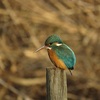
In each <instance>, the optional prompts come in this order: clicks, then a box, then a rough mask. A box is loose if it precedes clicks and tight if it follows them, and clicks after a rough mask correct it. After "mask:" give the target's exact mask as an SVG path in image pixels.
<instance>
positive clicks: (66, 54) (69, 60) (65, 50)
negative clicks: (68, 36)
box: [55, 44, 76, 69]
mask: <svg viewBox="0 0 100 100" xmlns="http://www.w3.org/2000/svg"><path fill="white" fill-rule="evenodd" d="M55 52H56V55H57V56H58V58H59V59H61V60H63V61H64V63H65V65H66V66H67V67H68V68H69V69H73V67H74V65H75V63H76V57H75V54H74V52H73V51H72V49H71V48H69V47H68V46H67V45H66V44H62V45H61V46H58V47H57V48H55Z"/></svg>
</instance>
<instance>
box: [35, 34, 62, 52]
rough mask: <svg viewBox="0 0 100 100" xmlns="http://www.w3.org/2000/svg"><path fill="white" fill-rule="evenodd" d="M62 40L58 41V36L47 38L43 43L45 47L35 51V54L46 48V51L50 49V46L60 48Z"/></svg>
mask: <svg viewBox="0 0 100 100" xmlns="http://www.w3.org/2000/svg"><path fill="white" fill-rule="evenodd" d="M62 43H63V42H62V40H61V39H60V37H59V36H57V35H56V34H53V35H51V36H49V37H48V38H47V39H46V41H45V45H44V46H42V47H41V48H39V49H37V50H36V52H38V51H40V50H42V49H44V48H46V49H52V46H60V45H62Z"/></svg>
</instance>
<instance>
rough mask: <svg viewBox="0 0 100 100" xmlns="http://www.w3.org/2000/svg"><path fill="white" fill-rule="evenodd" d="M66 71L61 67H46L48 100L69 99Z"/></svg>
mask: <svg viewBox="0 0 100 100" xmlns="http://www.w3.org/2000/svg"><path fill="white" fill-rule="evenodd" d="M66 79H67V78H66V71H65V70H61V69H59V68H47V69H46V87H47V100H67V80H66Z"/></svg>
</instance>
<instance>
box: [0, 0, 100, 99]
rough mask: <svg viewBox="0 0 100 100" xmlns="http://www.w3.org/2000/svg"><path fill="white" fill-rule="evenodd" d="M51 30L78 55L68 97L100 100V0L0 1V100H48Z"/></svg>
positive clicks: (69, 83) (69, 84)
mask: <svg viewBox="0 0 100 100" xmlns="http://www.w3.org/2000/svg"><path fill="white" fill-rule="evenodd" d="M51 34H58V35H59V36H60V37H61V38H62V39H63V40H64V42H66V43H67V44H68V45H69V46H70V47H71V48H72V49H73V50H74V51H75V54H76V56H77V64H76V66H75V70H74V71H73V76H70V74H69V72H68V73H67V76H68V100H100V0H0V100H24V99H25V100H45V96H46V89H45V68H46V67H51V66H53V65H52V64H51V63H50V61H49V59H48V56H47V54H46V51H45V50H44V51H41V52H39V53H37V54H36V53H34V51H35V50H36V49H37V48H39V47H40V46H42V45H43V43H44V41H45V39H46V38H47V37H48V36H49V35H51ZM23 98H24V99H23Z"/></svg>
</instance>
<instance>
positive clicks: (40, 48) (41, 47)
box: [35, 45, 46, 52]
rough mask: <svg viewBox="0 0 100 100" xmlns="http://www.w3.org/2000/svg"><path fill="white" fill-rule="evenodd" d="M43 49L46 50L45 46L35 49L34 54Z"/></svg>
mask: <svg viewBox="0 0 100 100" xmlns="http://www.w3.org/2000/svg"><path fill="white" fill-rule="evenodd" d="M45 48H46V46H45V45H44V46H42V47H40V48H39V49H37V50H36V51H35V52H38V51H40V50H42V49H45Z"/></svg>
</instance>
